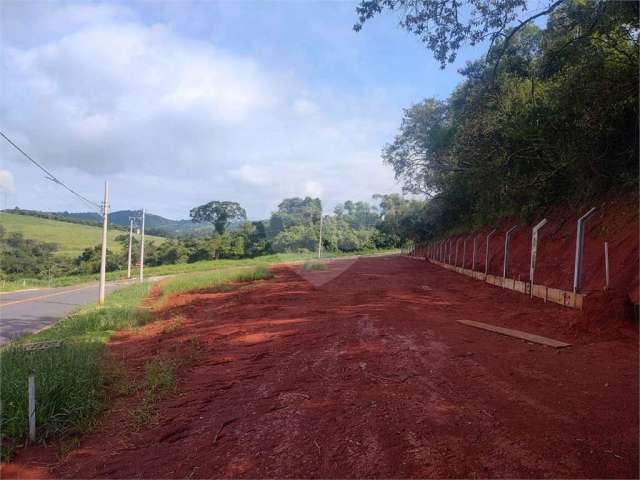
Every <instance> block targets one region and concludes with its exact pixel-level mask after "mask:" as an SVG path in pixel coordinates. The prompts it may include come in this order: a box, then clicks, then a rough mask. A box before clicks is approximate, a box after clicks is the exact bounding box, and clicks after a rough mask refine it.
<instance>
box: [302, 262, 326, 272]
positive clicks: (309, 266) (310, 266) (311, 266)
mask: <svg viewBox="0 0 640 480" xmlns="http://www.w3.org/2000/svg"><path fill="white" fill-rule="evenodd" d="M302 269H303V270H326V269H327V266H326V265H325V264H324V263H322V262H317V261H312V260H309V261H307V262H304V265H303V266H302Z"/></svg>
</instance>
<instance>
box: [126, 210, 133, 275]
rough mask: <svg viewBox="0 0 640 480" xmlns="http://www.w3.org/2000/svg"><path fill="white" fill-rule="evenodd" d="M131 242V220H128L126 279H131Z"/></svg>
mask: <svg viewBox="0 0 640 480" xmlns="http://www.w3.org/2000/svg"><path fill="white" fill-rule="evenodd" d="M132 242H133V218H130V219H129V254H128V255H127V279H130V278H131V246H132V245H131V244H132Z"/></svg>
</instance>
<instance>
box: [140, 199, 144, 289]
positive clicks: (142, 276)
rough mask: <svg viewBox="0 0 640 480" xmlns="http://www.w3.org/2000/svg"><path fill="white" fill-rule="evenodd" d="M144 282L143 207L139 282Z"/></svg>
mask: <svg viewBox="0 0 640 480" xmlns="http://www.w3.org/2000/svg"><path fill="white" fill-rule="evenodd" d="M142 282H144V208H143V209H142V230H141V231H140V283H142Z"/></svg>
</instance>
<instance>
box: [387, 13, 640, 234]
mask: <svg viewBox="0 0 640 480" xmlns="http://www.w3.org/2000/svg"><path fill="white" fill-rule="evenodd" d="M636 13H637V4H636V3H635V2H634V3H633V4H631V2H607V4H606V5H603V4H601V3H599V2H593V1H592V2H585V3H583V4H577V3H567V4H566V5H564V6H562V7H560V8H558V9H557V10H556V11H555V12H554V13H553V14H552V15H551V16H550V18H549V22H548V24H547V27H546V28H545V29H540V28H538V27H537V26H535V25H527V26H526V27H525V28H522V29H521V30H520V31H519V32H518V33H517V34H516V35H515V36H514V37H513V39H512V41H511V43H510V44H509V46H508V48H507V49H506V50H505V53H504V56H503V59H502V61H501V63H500V65H499V67H498V68H497V69H496V68H495V65H491V64H487V63H486V62H484V61H478V62H474V63H470V64H468V65H467V67H466V68H465V69H463V70H461V73H462V74H463V75H465V77H466V79H465V81H464V82H463V83H462V84H461V85H459V86H458V87H457V89H456V90H455V91H454V92H453V93H452V94H451V96H450V97H449V98H448V99H447V100H445V101H440V100H435V99H427V100H425V101H423V102H421V103H419V104H417V105H414V106H413V107H411V108H409V109H407V110H406V111H405V114H404V118H403V121H402V124H401V126H400V132H399V133H398V135H397V136H396V137H395V139H394V140H393V141H392V142H391V143H390V144H388V145H387V146H385V148H384V150H383V153H382V156H383V159H384V160H385V161H386V162H387V163H388V164H390V165H391V166H392V167H393V169H394V171H395V174H396V178H398V179H399V180H400V181H401V182H402V184H403V187H404V189H405V190H406V191H408V192H412V193H422V194H427V195H428V196H429V197H430V198H431V199H430V201H429V202H428V204H427V206H426V208H425V211H424V212H421V213H419V215H418V213H417V211H413V212H410V213H408V214H407V215H413V216H414V217H416V216H417V217H419V222H415V221H414V226H415V225H418V224H420V225H422V227H423V229H424V230H423V233H424V234H425V235H437V234H439V233H443V232H446V231H449V230H451V229H459V228H465V227H469V228H471V227H473V226H474V225H480V224H484V223H486V222H488V221H490V220H492V219H495V218H496V217H497V216H500V215H504V214H520V215H522V216H523V217H524V218H529V217H530V216H531V215H532V214H533V212H535V211H537V210H538V209H539V208H541V207H544V206H546V205H550V204H554V203H557V202H561V201H564V200H567V199H570V198H579V197H583V198H584V197H585V196H589V195H594V194H599V193H601V192H606V191H608V190H610V189H612V188H615V189H620V188H624V187H625V186H637V179H638V128H637V126H638V63H639V57H638V55H639V51H640V49H639V46H640V45H639V33H640V28H639V27H640V26H639V25H638V17H637V15H636ZM567 25H572V27H571V28H570V29H568V28H567ZM571 30H575V31H581V32H583V34H582V35H574V34H571V33H567V32H569V31H571ZM494 72H495V74H494ZM404 216H406V215H404ZM403 218H404V217H403ZM403 218H401V219H400V220H399V222H398V225H401V224H402V222H403V221H404V220H403ZM414 220H415V219H414ZM412 229H413V230H414V231H416V229H415V228H414V227H412Z"/></svg>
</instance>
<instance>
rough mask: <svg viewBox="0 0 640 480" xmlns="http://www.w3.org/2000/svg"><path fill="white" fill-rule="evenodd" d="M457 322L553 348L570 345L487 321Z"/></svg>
mask: <svg viewBox="0 0 640 480" xmlns="http://www.w3.org/2000/svg"><path fill="white" fill-rule="evenodd" d="M458 323H462V324H464V325H468V326H470V327H475V328H480V329H482V330H488V331H490V332H495V333H499V334H501V335H507V336H509V337H515V338H520V339H522V340H526V341H527V342H533V343H539V344H540V345H546V346H548V347H553V348H564V347H569V346H571V344H570V343H564V342H560V341H558V340H553V339H552V338H547V337H542V336H540V335H534V334H532V333H527V332H521V331H520V330H512V329H510V328H503V327H496V326H495V325H489V324H488V323H482V322H474V321H473V320H458Z"/></svg>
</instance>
